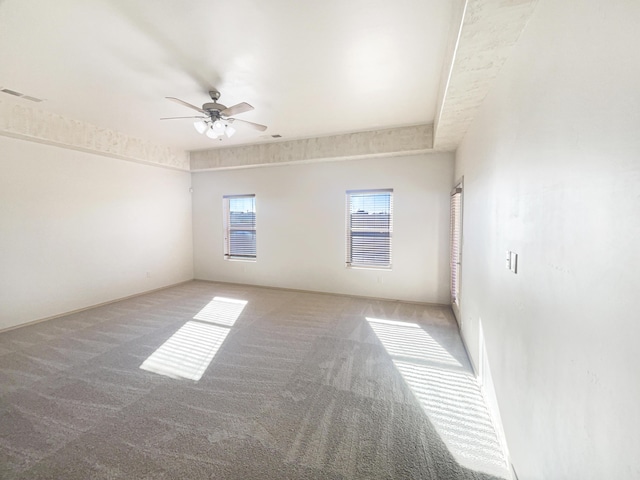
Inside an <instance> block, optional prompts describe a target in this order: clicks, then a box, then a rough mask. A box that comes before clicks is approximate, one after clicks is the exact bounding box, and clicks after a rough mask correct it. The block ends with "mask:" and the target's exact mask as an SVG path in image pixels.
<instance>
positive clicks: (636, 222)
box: [456, 0, 640, 480]
mask: <svg viewBox="0 0 640 480" xmlns="http://www.w3.org/2000/svg"><path fill="white" fill-rule="evenodd" d="M639 25H640V2H636V1H624V0H612V1H607V2H602V1H600V0H585V1H581V2H558V1H555V0H540V3H539V4H538V7H537V10H536V12H535V14H534V16H533V18H532V20H531V21H530V23H529V24H528V26H527V28H526V29H525V31H524V33H523V35H522V37H521V39H520V41H519V44H518V46H517V47H516V49H515V51H514V52H513V54H512V55H511V57H510V60H509V61H508V62H507V64H506V65H505V67H504V69H503V70H502V72H501V74H500V77H499V78H498V82H497V84H496V85H495V86H494V88H493V89H492V91H491V93H490V95H489V96H488V97H487V99H486V100H485V102H484V104H483V106H482V108H481V112H480V114H479V116H478V117H477V118H476V119H475V121H474V123H473V125H472V126H471V128H470V130H469V131H468V132H467V135H466V137H465V139H464V141H463V144H462V146H461V147H460V148H459V150H458V152H457V156H456V178H458V177H459V176H461V175H464V182H465V183H464V185H465V193H464V213H463V217H464V240H463V260H462V286H461V288H462V293H461V318H462V321H463V333H464V337H465V340H466V342H467V344H468V345H469V347H470V350H471V354H472V356H473V358H474V360H475V361H476V362H477V361H478V328H477V326H478V320H479V319H480V318H481V319H482V324H483V328H484V334H485V337H486V344H487V354H488V358H489V362H490V365H491V373H492V376H493V380H494V383H495V388H496V393H497V398H498V402H499V405H500V411H501V415H502V419H503V421H504V427H505V431H506V436H507V439H508V442H509V448H510V451H511V455H512V460H513V462H514V465H515V468H516V471H517V473H518V475H519V478H520V480H528V479H572V480H573V479H578V478H579V479H605V478H640V455H639V453H640V434H639V433H638V432H640V408H639V404H640V360H639V358H638V353H637V351H638V342H639V339H640V314H639V313H638V305H637V297H638V293H640V255H639V254H638V249H639V241H640V193H639V192H640V56H639V55H638V45H640V34H639V30H638V28H639ZM505 250H512V251H515V252H517V253H518V254H519V272H518V274H517V275H514V274H513V273H510V272H509V271H508V270H507V269H506V268H505V260H504V255H505Z"/></svg>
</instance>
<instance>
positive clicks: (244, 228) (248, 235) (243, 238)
mask: <svg viewBox="0 0 640 480" xmlns="http://www.w3.org/2000/svg"><path fill="white" fill-rule="evenodd" d="M223 201H224V257H225V258H237V259H247V260H250V259H255V258H256V196H255V195H225V196H224V197H223Z"/></svg>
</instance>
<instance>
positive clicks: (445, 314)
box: [0, 282, 506, 480]
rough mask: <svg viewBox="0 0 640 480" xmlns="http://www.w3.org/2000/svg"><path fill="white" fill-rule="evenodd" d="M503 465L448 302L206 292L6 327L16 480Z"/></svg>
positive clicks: (5, 429)
mask: <svg viewBox="0 0 640 480" xmlns="http://www.w3.org/2000/svg"><path fill="white" fill-rule="evenodd" d="M227 299H231V300H227ZM238 300H242V301H244V302H246V304H242V303H237V301H238ZM234 302H235V303H234ZM236 317H237V319H236ZM141 367H142V368H141ZM482 471H484V472H490V473H491V475H490V474H487V473H483V472H482ZM503 473H504V475H506V469H505V466H504V460H503V459H502V457H501V453H500V452H499V447H498V444H497V441H496V437H495V433H494V431H493V428H492V427H491V424H490V421H489V420H488V414H487V412H486V407H484V404H483V403H482V400H481V397H480V396H479V391H478V390H477V386H476V385H475V383H474V382H473V377H472V376H471V374H470V369H469V363H468V359H467V357H466V355H465V353H464V349H463V348H462V344H461V342H460V339H459V337H458V334H457V330H456V327H455V322H454V320H453V318H452V315H451V312H450V310H449V309H446V308H439V307H427V306H418V305H412V304H406V303H400V302H387V301H376V300H366V299H355V298H348V297H340V296H332V295H322V294H312V293H298V292H289V291H280V290H274V289H267V288H255V287H244V286H238V285H227V284H216V283H208V282H190V283H188V284H185V285H182V286H178V287H174V288H170V289H166V290H162V291H159V292H155V293H152V294H148V295H144V296H140V297H136V298H133V299H129V300H126V301H122V302H118V303H114V304H111V305H107V306H103V307H99V308H95V309H92V310H88V311H85V312H81V313H77V314H73V315H68V316H66V317H61V318H58V319H54V320H50V321H47V322H43V323H40V324H37V325H33V326H27V327H23V328H19V329H16V330H12V331H8V332H4V333H1V334H0V478H2V479H17V478H19V479H30V480H31V479H45V478H46V479H66V480H70V479H174V478H175V479H273V480H276V479H278V480H279V479H490V478H498V476H504V475H503Z"/></svg>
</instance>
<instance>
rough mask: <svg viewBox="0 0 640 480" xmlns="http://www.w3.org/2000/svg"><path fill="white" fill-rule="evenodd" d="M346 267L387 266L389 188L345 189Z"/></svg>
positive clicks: (390, 222) (390, 191)
mask: <svg viewBox="0 0 640 480" xmlns="http://www.w3.org/2000/svg"><path fill="white" fill-rule="evenodd" d="M346 210H347V267H371V268H391V233H392V231H393V228H392V225H393V219H392V217H393V190H392V189H384V190H349V191H347V208H346Z"/></svg>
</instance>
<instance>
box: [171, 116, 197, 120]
mask: <svg viewBox="0 0 640 480" xmlns="http://www.w3.org/2000/svg"><path fill="white" fill-rule="evenodd" d="M178 118H207V117H202V116H200V117H198V116H196V117H162V118H161V119H160V120H176V119H178Z"/></svg>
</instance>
